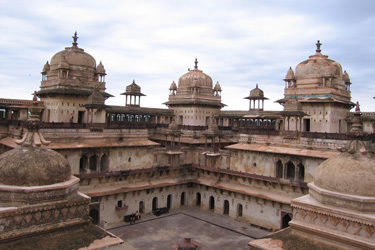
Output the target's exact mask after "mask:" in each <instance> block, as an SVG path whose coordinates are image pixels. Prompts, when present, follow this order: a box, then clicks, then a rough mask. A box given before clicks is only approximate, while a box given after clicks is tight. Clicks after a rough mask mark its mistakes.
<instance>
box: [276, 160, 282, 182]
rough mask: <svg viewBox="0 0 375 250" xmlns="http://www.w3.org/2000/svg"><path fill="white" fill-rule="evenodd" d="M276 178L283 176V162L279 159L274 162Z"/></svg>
mask: <svg viewBox="0 0 375 250" xmlns="http://www.w3.org/2000/svg"><path fill="white" fill-rule="evenodd" d="M276 178H283V163H282V162H281V161H280V160H278V161H277V162H276Z"/></svg>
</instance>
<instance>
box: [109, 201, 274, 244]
mask: <svg viewBox="0 0 375 250" xmlns="http://www.w3.org/2000/svg"><path fill="white" fill-rule="evenodd" d="M108 230H109V231H110V232H111V233H113V234H115V235H116V236H118V237H120V238H121V239H123V240H124V243H123V244H121V245H119V246H114V247H111V249H114V250H119V249H127V250H132V249H158V250H169V249H171V250H172V249H176V246H177V243H181V242H183V240H184V238H191V239H192V241H193V242H194V243H198V244H199V245H200V247H201V248H200V249H205V250H209V249H249V247H248V246H247V244H248V242H249V241H251V240H253V239H255V238H260V237H263V236H265V235H268V234H269V233H270V232H268V231H265V230H262V229H259V228H256V227H252V226H251V225H249V224H247V223H243V222H240V221H237V220H233V219H231V218H229V217H227V216H224V215H219V214H214V213H213V212H210V211H205V210H201V209H197V208H189V209H179V210H174V211H172V212H170V213H167V214H164V215H161V216H159V217H157V216H154V215H146V216H144V218H142V220H141V221H139V222H137V223H136V224H134V225H130V224H129V223H121V224H119V225H116V226H114V227H112V228H108Z"/></svg>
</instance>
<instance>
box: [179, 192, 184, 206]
mask: <svg viewBox="0 0 375 250" xmlns="http://www.w3.org/2000/svg"><path fill="white" fill-rule="evenodd" d="M180 205H181V206H184V205H185V192H182V194H181V201H180Z"/></svg>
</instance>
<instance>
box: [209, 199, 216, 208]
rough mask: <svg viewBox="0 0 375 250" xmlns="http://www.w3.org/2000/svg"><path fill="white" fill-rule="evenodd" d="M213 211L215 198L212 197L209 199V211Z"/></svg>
mask: <svg viewBox="0 0 375 250" xmlns="http://www.w3.org/2000/svg"><path fill="white" fill-rule="evenodd" d="M214 209H215V198H214V197H213V196H211V197H210V210H214Z"/></svg>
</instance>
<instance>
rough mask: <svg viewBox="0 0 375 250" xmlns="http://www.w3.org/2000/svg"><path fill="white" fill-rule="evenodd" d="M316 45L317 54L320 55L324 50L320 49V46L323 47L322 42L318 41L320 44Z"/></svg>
mask: <svg viewBox="0 0 375 250" xmlns="http://www.w3.org/2000/svg"><path fill="white" fill-rule="evenodd" d="M315 45H316V52H317V53H320V52H321V51H322V50H321V49H320V46H321V45H322V44H321V43H320V40H318V42H317V43H316V44H315Z"/></svg>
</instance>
